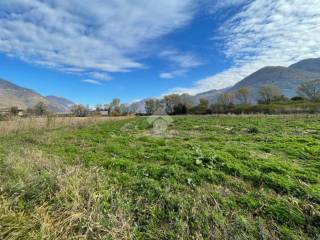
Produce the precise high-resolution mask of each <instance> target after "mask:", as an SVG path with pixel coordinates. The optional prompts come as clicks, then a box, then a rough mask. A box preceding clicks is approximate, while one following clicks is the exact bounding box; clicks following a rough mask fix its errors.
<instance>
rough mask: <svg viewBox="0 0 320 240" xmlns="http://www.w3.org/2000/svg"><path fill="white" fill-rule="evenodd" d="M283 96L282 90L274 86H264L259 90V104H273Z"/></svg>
mask: <svg viewBox="0 0 320 240" xmlns="http://www.w3.org/2000/svg"><path fill="white" fill-rule="evenodd" d="M280 96H281V90H280V89H279V88H278V87H277V86H274V85H263V86H262V87H260V89H259V98H258V102H260V103H266V104H269V103H271V102H272V101H273V100H274V99H276V98H278V97H280Z"/></svg>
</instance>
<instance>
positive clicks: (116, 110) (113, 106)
mask: <svg viewBox="0 0 320 240" xmlns="http://www.w3.org/2000/svg"><path fill="white" fill-rule="evenodd" d="M109 114H110V115H112V116H119V115H121V105H120V99H118V98H114V99H113V100H112V102H111V103H110V106H109Z"/></svg>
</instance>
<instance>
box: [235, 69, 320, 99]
mask: <svg viewBox="0 0 320 240" xmlns="http://www.w3.org/2000/svg"><path fill="white" fill-rule="evenodd" d="M318 78H320V73H314V72H307V71H303V70H300V69H295V68H292V67H290V68H287V67H265V68H262V69H260V70H258V71H257V72H255V73H253V74H251V75H249V76H248V77H246V78H244V79H243V80H242V81H240V82H239V83H237V84H236V85H234V86H233V87H232V88H231V89H230V90H229V91H230V92H235V91H237V90H239V89H240V88H241V87H248V88H250V89H251V91H252V97H253V98H254V99H256V97H257V95H258V91H259V88H260V87H261V86H263V85H266V84H272V85H274V86H277V87H278V88H280V89H281V91H282V93H283V94H284V95H285V96H287V97H293V96H295V95H296V94H297V93H296V90H297V88H298V87H299V85H300V84H301V83H302V82H305V81H311V80H314V79H318Z"/></svg>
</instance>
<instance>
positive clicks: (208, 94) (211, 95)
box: [192, 88, 230, 104]
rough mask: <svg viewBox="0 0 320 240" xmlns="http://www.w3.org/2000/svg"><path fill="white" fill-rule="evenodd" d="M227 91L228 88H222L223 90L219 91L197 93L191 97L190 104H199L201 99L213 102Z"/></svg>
mask: <svg viewBox="0 0 320 240" xmlns="http://www.w3.org/2000/svg"><path fill="white" fill-rule="evenodd" d="M229 89H230V88H223V89H219V90H215V89H213V90H210V91H207V92H203V93H199V94H197V95H195V96H193V97H192V102H193V103H194V104H198V103H199V102H200V99H201V98H205V99H207V100H208V101H209V102H214V101H215V100H216V99H217V97H218V96H219V95H220V94H222V93H225V92H228V91H229Z"/></svg>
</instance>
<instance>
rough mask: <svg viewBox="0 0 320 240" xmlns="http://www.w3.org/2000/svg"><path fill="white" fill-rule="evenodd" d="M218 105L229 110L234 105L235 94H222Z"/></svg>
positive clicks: (218, 99)
mask: <svg viewBox="0 0 320 240" xmlns="http://www.w3.org/2000/svg"><path fill="white" fill-rule="evenodd" d="M217 103H218V104H219V105H221V106H222V107H224V108H227V107H229V106H231V105H233V104H234V94H233V93H222V94H220V95H219V96H218V98H217Z"/></svg>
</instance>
